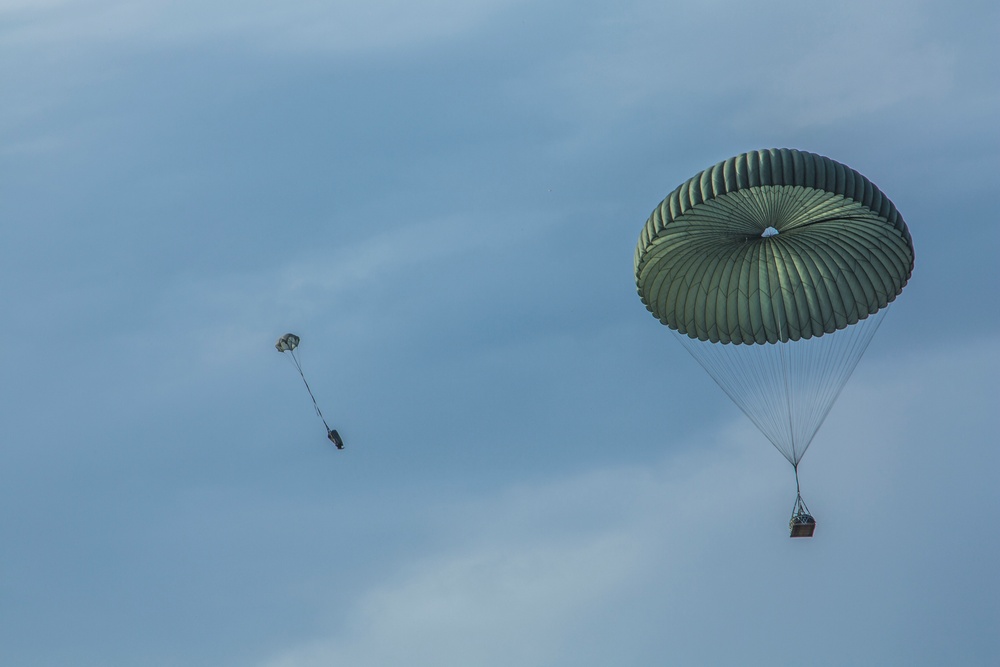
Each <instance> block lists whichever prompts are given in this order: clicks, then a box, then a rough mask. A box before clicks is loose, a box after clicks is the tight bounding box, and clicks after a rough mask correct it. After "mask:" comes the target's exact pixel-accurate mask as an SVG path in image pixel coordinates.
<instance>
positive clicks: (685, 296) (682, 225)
mask: <svg viewBox="0 0 1000 667" xmlns="http://www.w3.org/2000/svg"><path fill="white" fill-rule="evenodd" d="M913 259H914V254H913V241H912V239H911V238H910V233H909V230H908V229H907V228H906V224H905V223H904V222H903V218H902V216H901V215H900V214H899V211H897V210H896V207H895V205H893V203H892V202H891V201H890V200H889V198H888V197H887V196H885V195H884V194H883V193H882V192H881V190H879V189H878V188H877V187H876V186H875V185H874V184H873V183H872V182H871V181H869V180H868V179H867V178H865V177H864V176H862V175H861V174H860V173H858V172H857V171H855V170H853V169H851V168H850V167H847V166H845V165H843V164H840V163H839V162H835V161H833V160H831V159H829V158H827V157H823V156H821V155H816V154H814V153H807V152H805V151H799V150H794V149H785V148H782V149H769V150H760V151H752V152H749V153H743V154H741V155H738V156H736V157H734V158H730V159H728V160H725V161H723V162H720V163H718V164H717V165H715V166H714V167H711V168H709V169H706V170H704V171H702V172H700V173H698V174H696V175H695V176H693V177H692V178H690V179H688V180H687V181H686V182H685V183H683V184H682V185H681V186H680V187H678V188H677V189H676V190H674V191H673V192H672V193H670V195H669V196H667V198H666V199H664V200H663V202H661V203H660V205H659V206H658V207H657V208H656V209H655V210H654V211H653V213H652V215H651V216H650V217H649V220H648V221H647V222H646V225H645V227H644V228H643V230H642V233H641V234H640V237H639V243H638V246H637V247H636V252H635V278H636V285H637V287H638V291H639V297H640V298H641V299H642V301H643V303H644V304H645V305H646V308H647V309H648V310H649V311H650V312H651V313H653V315H654V316H655V317H656V318H657V319H658V320H660V322H662V323H663V324H665V325H667V326H668V327H670V328H671V329H673V330H674V331H675V332H677V334H678V338H679V339H680V340H681V342H683V343H684V345H685V347H686V348H687V349H688V351H689V352H691V354H692V355H693V356H694V357H695V358H696V359H697V360H698V361H699V363H701V364H702V365H703V366H704V367H705V369H706V370H707V371H708V372H709V373H710V374H711V375H712V377H713V378H714V379H715V380H716V382H718V384H719V385H720V386H721V387H722V388H723V390H725V391H726V393H727V394H729V396H730V398H732V399H733V401H734V402H735V403H736V404H737V405H738V406H739V407H740V408H741V409H742V410H743V411H744V412H745V413H746V414H747V416H749V417H750V419H751V420H753V422H754V423H755V424H757V426H758V427H759V428H760V429H761V431H762V432H764V434H765V435H766V436H767V437H768V439H769V440H770V441H771V442H772V443H773V444H774V446H775V447H776V448H777V449H778V450H779V451H780V452H781V453H782V454H783V455H784V456H785V458H787V459H788V461H789V462H790V463H791V464H792V465H793V467H794V468H795V473H796V484H797V482H798V464H799V461H800V460H801V458H802V455H803V454H804V453H805V451H806V449H807V448H808V446H809V444H810V442H811V441H812V439H813V437H814V436H815V434H816V431H817V430H818V429H819V427H820V425H821V424H822V422H823V420H824V419H825V418H826V415H827V414H828V413H829V411H830V408H831V407H832V405H833V403H834V401H836V399H837V396H838V395H839V393H840V391H841V389H842V388H843V386H844V384H845V383H846V382H847V379H848V378H849V377H850V375H851V373H852V372H853V370H854V368H855V366H856V365H857V363H858V361H859V360H860V358H861V355H862V354H863V353H864V351H865V349H866V348H867V347H868V343H869V342H870V341H871V337H872V336H873V335H874V333H875V331H876V330H877V329H878V326H879V324H880V323H881V320H882V316H883V315H884V314H885V311H886V308H887V306H888V305H889V304H890V303H891V302H892V301H893V300H894V299H895V298H896V297H897V296H898V295H899V294H900V292H902V290H903V287H904V286H905V285H906V283H907V281H908V280H909V278H910V275H911V273H912V271H913ZM796 503H797V504H796V507H797V511H798V510H799V509H804V504H803V503H802V502H801V495H799V497H798V498H797V501H796ZM800 506H801V507H800ZM793 518H794V517H793ZM810 521H811V517H810ZM793 534H794V526H793ZM809 534H811V530H810V531H809Z"/></svg>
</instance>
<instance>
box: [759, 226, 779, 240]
mask: <svg viewBox="0 0 1000 667" xmlns="http://www.w3.org/2000/svg"><path fill="white" fill-rule="evenodd" d="M777 235H778V230H777V229H775V228H774V227H768V228H767V229H765V230H764V233H763V234H761V235H760V237H761V238H762V239H769V238H771V237H772V236H777Z"/></svg>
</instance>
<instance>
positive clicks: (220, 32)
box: [0, 0, 523, 53]
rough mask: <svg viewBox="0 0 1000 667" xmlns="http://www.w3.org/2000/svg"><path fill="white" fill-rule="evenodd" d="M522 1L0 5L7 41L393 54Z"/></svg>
mask: <svg viewBox="0 0 1000 667" xmlns="http://www.w3.org/2000/svg"><path fill="white" fill-rule="evenodd" d="M520 4H523V0H419V1H416V2H410V1H407V0H369V1H367V2H361V1H356V0H341V1H339V2H332V3H331V2H323V1H321V0H298V1H297V2H285V3H274V2H268V1H266V0H246V1H235V0H215V1H212V2H201V1H199V0H144V1H139V2H135V1H132V0H90V1H77V2H71V1H69V0H66V1H63V2H59V1H57V0H50V1H48V2H44V3H28V2H22V1H21V0H16V1H8V2H6V3H4V4H3V5H0V16H2V15H7V16H8V17H10V18H12V19H14V18H16V19H17V21H16V23H15V22H12V23H11V27H9V28H8V29H7V30H6V33H5V35H4V37H3V41H5V42H6V43H8V44H12V43H20V44H27V43H36V44H37V43H47V44H57V43H61V44H73V43H76V44H79V43H115V42H126V43H133V44H145V45H155V44H164V45H166V44H171V43H184V42H190V41H203V42H212V43H219V42H226V41H230V40H236V41H241V42H244V43H246V44H250V45H253V46H254V47H255V48H265V49H275V50H296V51H297V50H315V51H324V52H333V53H352V52H365V51H380V50H393V51H394V50H399V49H406V48H410V47H413V46H416V45H420V44H424V43H427V42H430V41H433V40H439V39H446V38H449V37H453V36H455V35H458V34H461V33H463V32H465V31H467V30H470V29H474V28H476V27H477V26H479V25H482V24H483V23H485V22H486V21H488V20H489V19H490V18H491V17H492V16H494V15H495V14H497V13H498V12H502V11H504V10H506V9H508V8H510V7H515V6H518V5H520Z"/></svg>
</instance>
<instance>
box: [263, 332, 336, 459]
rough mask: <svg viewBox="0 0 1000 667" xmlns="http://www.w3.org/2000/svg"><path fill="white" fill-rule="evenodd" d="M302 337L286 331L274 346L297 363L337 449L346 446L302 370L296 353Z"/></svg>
mask: <svg viewBox="0 0 1000 667" xmlns="http://www.w3.org/2000/svg"><path fill="white" fill-rule="evenodd" d="M300 340H301V339H300V338H299V337H298V336H296V335H295V334H293V333H286V334H285V335H284V336H282V337H280V338H279V339H278V340H277V342H276V343H275V344H274V348H275V349H276V350H278V352H282V353H284V352H287V353H288V356H289V357H290V358H291V360H292V363H293V364H294V365H295V370H297V371H298V372H299V376H300V377H301V378H302V383H303V384H304V385H305V386H306V391H308V392H309V398H311V399H312V402H313V407H314V408H316V415H317V416H318V417H319V418H320V420H321V421H322V422H323V426H325V427H326V437H327V439H328V440H329V441H330V442H332V443H333V444H334V445H335V446H336V447H337V449H343V448H344V441H343V439H342V438H341V437H340V434H339V433H337V430H336V429H332V428H330V425H329V424H327V423H326V418H325V417H323V411H322V410H320V409H319V404H318V403H317V402H316V397H315V396H313V393H312V389H311V388H310V387H309V382H308V381H306V376H305V373H303V372H302V364H301V362H299V357H298V355H296V354H295V349H296V348H297V347H298V346H299V341H300Z"/></svg>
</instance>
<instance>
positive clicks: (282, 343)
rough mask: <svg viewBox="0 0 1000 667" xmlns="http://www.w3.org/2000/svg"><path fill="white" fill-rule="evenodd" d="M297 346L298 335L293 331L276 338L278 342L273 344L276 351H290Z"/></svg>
mask: <svg viewBox="0 0 1000 667" xmlns="http://www.w3.org/2000/svg"><path fill="white" fill-rule="evenodd" d="M298 346H299V337H298V336H296V335H295V334H293V333H286V334H285V335H284V336H282V337H281V338H279V339H278V342H277V343H275V344H274V347H275V348H276V349H277V350H278V352H291V351H292V350H294V349H295V348H297V347H298Z"/></svg>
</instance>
